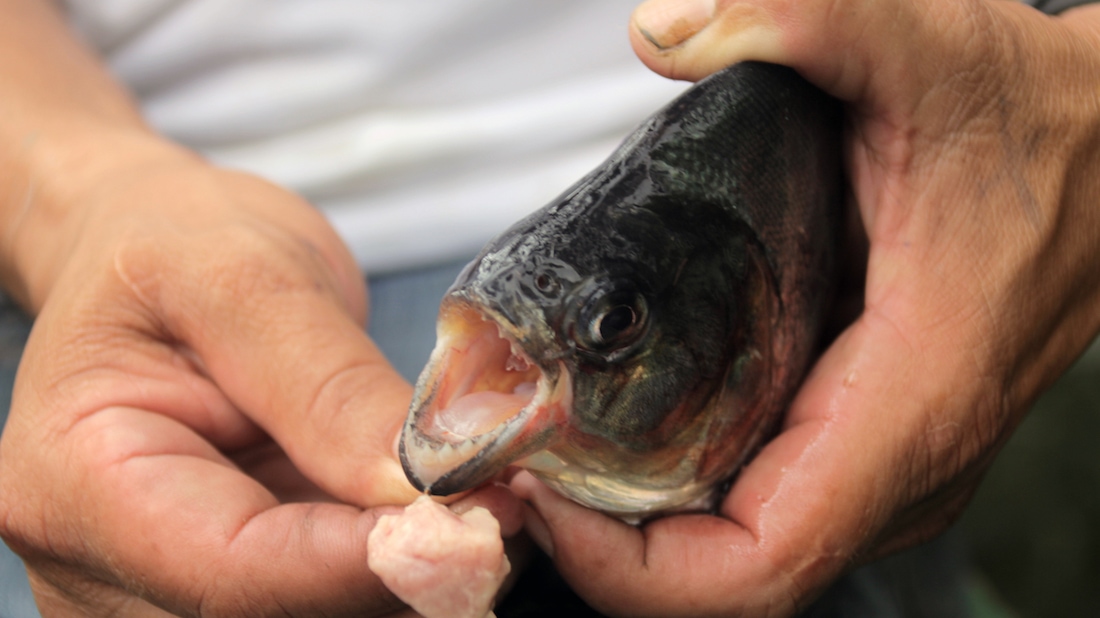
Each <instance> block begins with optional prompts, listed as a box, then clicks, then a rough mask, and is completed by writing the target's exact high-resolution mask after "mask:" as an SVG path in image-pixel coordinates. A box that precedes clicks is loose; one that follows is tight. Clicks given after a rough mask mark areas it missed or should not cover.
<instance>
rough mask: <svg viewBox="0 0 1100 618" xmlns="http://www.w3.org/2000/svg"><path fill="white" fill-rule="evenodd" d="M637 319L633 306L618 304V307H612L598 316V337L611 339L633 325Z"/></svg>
mask: <svg viewBox="0 0 1100 618" xmlns="http://www.w3.org/2000/svg"><path fill="white" fill-rule="evenodd" d="M637 319H638V315H637V314H636V313H634V309H633V308H631V307H628V306H626V305H619V306H618V307H612V308H611V310H610V311H608V312H607V313H605V314H603V316H601V317H600V318H599V323H598V324H597V325H596V330H597V331H598V332H599V334H600V339H602V340H604V341H612V340H614V339H615V338H616V337H618V336H619V335H622V334H623V332H625V331H626V329H628V328H630V327H631V326H634V322H635V321H636V320H637Z"/></svg>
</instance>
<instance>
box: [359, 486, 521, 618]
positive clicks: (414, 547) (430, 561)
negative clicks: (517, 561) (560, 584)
mask: <svg viewBox="0 0 1100 618" xmlns="http://www.w3.org/2000/svg"><path fill="white" fill-rule="evenodd" d="M367 543H368V549H369V551H368V555H367V562H368V565H369V566H370V569H371V571H374V573H375V575H377V576H378V577H379V578H380V579H381V580H382V583H384V584H385V585H386V587H387V588H389V590H390V592H392V593H394V594H395V595H397V598H399V599H401V600H402V601H404V602H405V603H407V604H408V605H409V606H410V607H412V608H413V609H414V610H416V611H417V612H419V613H420V614H422V615H423V616H424V618H486V616H492V615H493V613H492V607H493V601H494V599H495V598H496V594H497V591H498V590H500V586H501V584H502V583H503V582H504V578H505V577H506V576H507V575H508V573H509V572H510V571H511V568H512V567H511V565H510V564H509V562H508V557H507V556H506V555H505V554H504V542H503V541H502V540H501V537H500V524H499V523H498V522H497V520H496V518H494V517H493V515H492V514H491V513H489V511H487V510H486V509H483V508H481V507H474V508H472V509H470V510H469V511H466V512H465V513H463V514H461V515H458V514H455V513H454V512H453V511H451V510H450V509H448V508H447V507H445V506H443V505H441V504H437V503H436V502H434V501H432V499H431V498H428V497H427V496H421V497H419V498H417V499H416V501H415V502H413V503H412V504H411V505H409V506H408V507H406V508H405V511H404V512H403V513H401V514H400V515H383V516H382V517H380V518H378V523H377V524H375V526H374V530H372V531H371V533H370V536H369V537H368V539H367Z"/></svg>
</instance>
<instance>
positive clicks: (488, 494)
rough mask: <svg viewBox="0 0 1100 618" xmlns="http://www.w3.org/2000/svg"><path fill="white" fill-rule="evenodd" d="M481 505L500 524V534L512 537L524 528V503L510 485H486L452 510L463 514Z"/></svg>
mask: <svg viewBox="0 0 1100 618" xmlns="http://www.w3.org/2000/svg"><path fill="white" fill-rule="evenodd" d="M476 506H479V507H481V508H484V509H486V510H488V511H489V512H490V513H492V514H493V517H495V518H496V520H497V522H498V523H499V524H500V535H501V536H502V537H504V538H510V537H513V536H515V535H517V534H519V532H520V530H522V529H523V523H524V518H525V515H524V505H523V503H522V502H520V499H519V498H518V497H516V495H515V494H514V493H512V490H510V489H509V488H508V486H506V485H503V484H498V483H492V484H489V485H485V486H484V487H481V488H479V489H477V490H475V491H474V492H473V493H470V494H469V495H467V496H464V497H463V498H462V499H461V500H458V501H457V502H455V503H454V504H452V505H451V507H450V508H451V510H452V511H454V512H455V513H458V514H462V513H465V512H466V511H469V510H470V509H472V508H474V507H476Z"/></svg>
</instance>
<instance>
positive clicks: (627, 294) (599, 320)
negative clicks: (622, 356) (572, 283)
mask: <svg viewBox="0 0 1100 618" xmlns="http://www.w3.org/2000/svg"><path fill="white" fill-rule="evenodd" d="M578 317H579V318H580V319H579V320H578V324H577V327H576V330H575V331H574V333H575V338H576V340H577V344H578V345H579V346H580V347H581V348H582V349H584V350H587V351H590V352H598V353H600V354H609V353H612V352H617V351H619V350H622V349H623V348H626V347H628V346H629V345H630V344H632V343H634V342H635V341H637V340H638V338H639V337H640V336H641V335H642V334H643V333H644V332H645V328H646V319H647V307H646V301H645V297H643V296H642V295H641V294H638V293H636V292H634V291H632V290H631V291H617V292H615V291H613V292H608V293H597V294H595V295H594V296H593V297H591V298H590V299H589V300H588V302H587V303H586V304H585V306H584V308H583V309H582V310H581V312H580V315H579V316H578Z"/></svg>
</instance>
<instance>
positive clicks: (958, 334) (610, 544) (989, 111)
mask: <svg viewBox="0 0 1100 618" xmlns="http://www.w3.org/2000/svg"><path fill="white" fill-rule="evenodd" d="M701 5H702V7H701V8H698V9H696V8H695V4H694V3H691V2H687V1H686V0H651V2H647V3H646V4H644V5H642V6H641V7H640V8H639V9H638V11H637V12H636V13H635V16H634V21H633V23H632V28H631V36H632V40H633V44H634V46H635V50H636V51H637V53H638V55H639V56H640V57H641V58H642V60H643V61H644V62H645V63H646V64H648V65H649V66H650V67H651V68H653V69H654V70H656V71H657V72H659V73H662V74H664V75H668V76H671V77H678V78H684V79H698V78H700V77H703V76H704V75H707V74H709V73H711V72H713V71H715V70H718V69H719V68H721V67H723V66H726V65H728V64H731V63H733V62H735V61H738V60H744V59H754V60H765V61H771V62H777V63H781V64H786V65H789V66H792V67H794V68H795V69H797V70H798V71H799V72H801V73H802V74H803V75H804V76H805V77H806V78H807V79H809V80H810V81H812V82H814V83H815V84H817V85H818V86H820V87H821V88H823V89H825V90H826V91H828V92H830V93H831V94H833V95H834V96H837V97H838V98H840V99H842V100H843V101H845V102H846V103H847V109H848V122H849V126H848V128H847V142H846V152H845V160H846V165H847V171H848V175H849V179H850V182H851V187H852V191H853V194H854V201H855V204H856V205H857V206H858V215H859V217H860V220H861V222H862V227H863V230H864V231H865V232H866V237H867V240H868V241H869V252H868V254H867V261H866V279H865V288H864V289H863V290H862V301H863V303H862V304H863V309H862V313H861V314H860V315H859V317H858V318H857V319H856V320H855V322H853V323H852V324H851V325H850V326H849V327H848V328H847V329H846V330H845V331H844V332H843V333H842V334H841V335H840V337H839V338H838V339H837V340H836V341H834V342H833V343H832V345H831V346H830V347H829V348H828V350H827V351H826V352H825V354H824V356H823V357H822V358H821V359H820V360H819V362H818V363H817V364H816V366H815V367H814V369H813V371H812V373H811V375H810V376H809V377H808V378H807V381H806V382H805V384H804V385H803V387H802V389H801V390H800V392H799V394H798V396H797V398H796V400H795V401H794V402H793V404H792V407H791V409H790V411H789V413H788V415H787V418H786V420H785V423H784V425H783V427H782V430H781V432H780V434H779V435H778V436H777V437H776V438H775V439H774V440H773V441H772V442H771V443H769V444H768V445H767V446H766V447H765V448H764V449H763V450H762V451H761V453H760V454H759V455H758V456H757V457H756V458H755V459H754V460H753V461H752V462H751V463H750V464H749V465H748V466H747V467H746V468H745V469H744V470H743V471H742V472H741V474H740V476H739V477H738V478H737V481H736V483H735V485H734V487H733V488H732V490H731V492H730V493H729V495H728V496H727V497H726V498H725V500H724V501H723V502H722V503H721V506H720V512H719V514H718V515H717V516H708V515H681V516H673V517H667V518H664V519H660V520H657V521H653V522H651V523H648V524H646V525H645V526H643V527H641V528H634V527H631V526H627V525H624V524H622V523H620V522H618V521H616V520H613V519H610V518H607V517H604V516H602V515H599V514H597V513H594V512H591V511H588V510H585V509H583V508H581V507H579V506H577V505H575V504H572V503H570V502H569V501H567V500H564V499H562V498H560V497H559V496H557V495H556V494H554V493H553V492H551V491H549V490H548V489H547V488H546V487H544V486H542V485H541V484H539V483H538V482H537V481H535V480H534V479H533V478H532V477H531V476H529V475H526V474H523V475H519V476H517V477H516V480H515V481H514V482H513V487H514V489H515V490H516V491H517V492H518V493H519V494H520V495H521V497H524V498H526V499H527V500H529V501H530V502H531V504H532V505H533V506H534V508H535V509H536V510H537V514H535V513H533V512H532V513H529V514H528V529H529V530H530V532H531V533H532V536H533V537H534V538H535V539H536V540H537V541H539V544H540V545H542V546H543V547H544V549H547V550H548V551H550V552H552V555H553V557H554V561H555V563H556V565H557V566H558V568H559V570H560V571H561V572H562V574H563V576H564V577H565V578H566V579H567V580H568V581H569V582H570V584H571V585H572V586H573V587H574V588H575V589H576V590H577V591H578V592H579V593H580V594H581V596H583V597H584V598H585V599H586V600H588V601H589V602H590V603H591V604H593V605H594V606H595V607H597V608H598V609H600V610H602V611H604V612H606V613H608V614H611V615H629V616H665V617H668V616H678V615H683V616H709V615H715V616H719V615H720V616H729V615H786V614H791V613H794V612H795V611H797V610H798V609H800V608H803V607H805V606H806V604H807V603H809V602H810V601H811V600H812V599H813V598H814V596H815V595H816V594H817V593H819V592H820V591H821V590H822V589H823V588H824V587H825V586H827V585H828V584H829V582H831V581H832V580H833V579H834V578H836V577H837V576H838V575H839V574H840V573H842V572H843V571H844V570H846V569H848V568H851V567H852V566H854V565H856V564H858V563H859V562H861V561H865V560H869V559H873V558H875V557H878V556H881V555H884V554H886V553H889V552H892V551H896V550H898V549H901V548H904V547H907V546H910V545H913V544H915V543H919V542H921V541H923V540H926V539H928V538H930V537H932V536H934V535H935V534H937V533H939V532H940V531H942V530H943V529H944V528H945V527H946V526H947V525H948V524H949V523H950V522H951V521H952V520H954V519H955V518H956V517H957V516H958V514H959V513H960V511H961V510H962V508H963V507H964V506H965V504H966V502H967V501H968V500H969V498H970V496H971V494H972V493H973V491H974V489H975V486H976V484H977V483H978V481H979V479H980V477H981V475H982V473H983V472H984V470H985V469H986V468H987V467H988V465H989V464H990V462H991V460H992V459H993V457H994V456H995V454H996V453H997V451H998V450H999V448H1000V446H1001V445H1002V444H1003V443H1004V441H1005V440H1006V439H1007V438H1008V436H1009V435H1010V433H1011V431H1012V430H1013V428H1014V427H1015V426H1016V424H1017V423H1018V422H1019V420H1020V418H1021V417H1022V416H1023V414H1024V413H1025V412H1026V410H1027V409H1028V407H1029V405H1030V404H1031V402H1032V401H1033V400H1034V399H1035V397H1036V396H1037V395H1038V394H1039V393H1040V392H1041V391H1042V390H1043V389H1044V388H1045V387H1047V386H1048V385H1049V384H1050V383H1051V382H1052V381H1053V380H1054V379H1055V377H1056V376H1057V375H1059V374H1060V373H1061V372H1062V371H1063V370H1064V369H1065V368H1066V367H1067V366H1068V365H1069V364H1070V363H1071V362H1072V361H1073V359H1074V358H1076V357H1077V356H1078V355H1079V354H1080V353H1081V351H1082V350H1083V349H1084V347H1085V346H1086V345H1087V344H1088V342H1089V341H1090V340H1091V339H1092V337H1093V336H1094V334H1095V333H1096V332H1097V329H1098V326H1100V298H1098V297H1100V271H1098V270H1097V268H1096V267H1095V262H1096V260H1097V259H1100V255H1098V253H1100V210H1098V209H1097V206H1098V204H1100V107H1098V105H1097V101H1098V100H1100V99H1098V97H1100V9H1097V8H1093V7H1089V8H1084V9H1078V10H1076V11H1073V12H1071V13H1070V14H1067V15H1066V16H1065V17H1064V18H1050V17H1047V16H1044V15H1042V14H1040V13H1038V12H1037V11H1035V10H1033V9H1031V8H1028V7H1026V6H1023V5H1020V4H1019V3H1016V2H1001V1H984V0H969V1H965V2H956V1H950V0H919V1H917V2H912V1H909V0H884V1H879V2H858V1H856V0H802V1H797V2H796V1H794V0H767V1H762V0H736V1H723V0H718V1H717V2H712V3H709V5H708V3H706V2H704V3H701ZM715 5H716V6H715Z"/></svg>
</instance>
